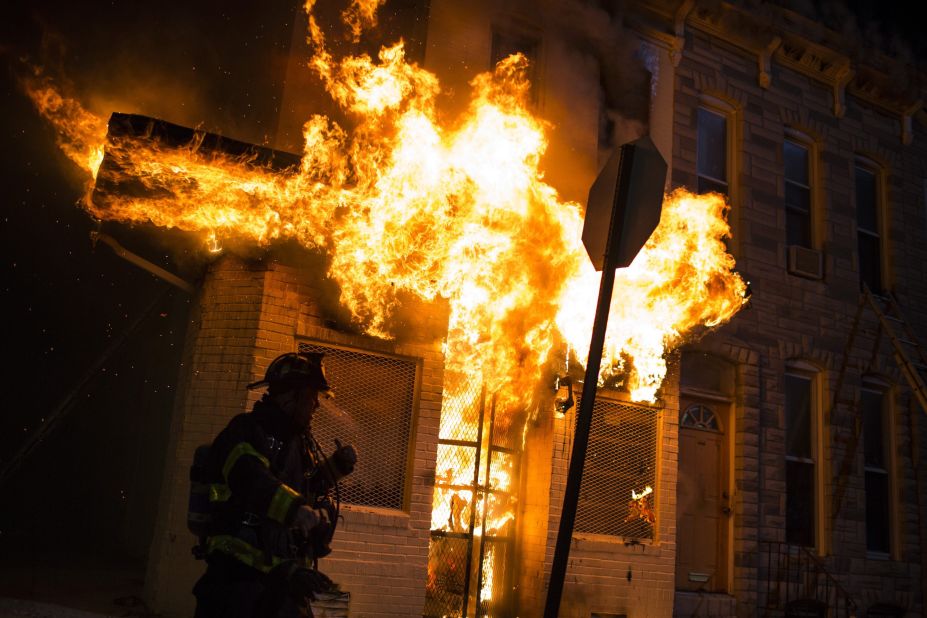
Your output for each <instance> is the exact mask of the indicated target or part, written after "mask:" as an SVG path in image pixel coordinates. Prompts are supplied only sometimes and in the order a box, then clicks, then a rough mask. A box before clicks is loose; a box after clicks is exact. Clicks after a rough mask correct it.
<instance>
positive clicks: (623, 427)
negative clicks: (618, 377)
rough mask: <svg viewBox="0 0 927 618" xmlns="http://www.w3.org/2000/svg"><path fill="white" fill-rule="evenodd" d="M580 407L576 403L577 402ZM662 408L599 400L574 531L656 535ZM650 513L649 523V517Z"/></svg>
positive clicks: (645, 536) (615, 534) (620, 534)
mask: <svg viewBox="0 0 927 618" xmlns="http://www.w3.org/2000/svg"><path fill="white" fill-rule="evenodd" d="M577 408H578V405H577ZM658 421H659V411H658V410H654V409H651V408H647V407H643V406H635V405H631V404H627V403H622V402H617V401H610V400H608V399H602V398H597V399H596V402H595V404H594V405H593V413H592V428H591V430H590V432H589V450H588V451H587V454H586V466H585V469H584V471H583V480H582V483H581V485H580V492H579V505H578V507H577V510H576V527H575V529H576V531H577V532H588V533H593V534H605V535H609V536H617V537H623V538H634V539H652V538H653V523H652V521H653V513H654V512H655V511H654V493H650V494H649V495H647V496H645V497H644V498H641V499H640V500H633V499H632V491H633V492H636V493H635V495H638V496H639V495H640V494H641V493H643V492H644V491H645V489H646V488H647V487H651V488H653V490H654V491H655V490H656V467H657V423H658ZM648 517H649V519H650V521H648Z"/></svg>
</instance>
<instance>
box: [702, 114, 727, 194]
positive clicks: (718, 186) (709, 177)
mask: <svg viewBox="0 0 927 618" xmlns="http://www.w3.org/2000/svg"><path fill="white" fill-rule="evenodd" d="M727 168H728V165H727V118H726V117H724V116H723V115H721V114H718V113H716V112H713V111H710V110H708V109H705V108H704V107H700V108H698V152H697V154H696V171H697V173H698V192H699V193H708V192H712V191H714V192H717V193H721V194H724V195H728V194H729V188H728V169H727Z"/></svg>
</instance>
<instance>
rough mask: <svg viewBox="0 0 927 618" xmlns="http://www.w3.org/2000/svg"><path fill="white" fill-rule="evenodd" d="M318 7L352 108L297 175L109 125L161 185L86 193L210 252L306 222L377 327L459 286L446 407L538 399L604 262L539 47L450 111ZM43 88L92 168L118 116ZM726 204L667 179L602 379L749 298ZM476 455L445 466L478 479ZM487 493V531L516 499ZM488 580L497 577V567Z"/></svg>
mask: <svg viewBox="0 0 927 618" xmlns="http://www.w3.org/2000/svg"><path fill="white" fill-rule="evenodd" d="M380 4H382V0H354V1H353V3H352V4H351V6H350V7H349V9H347V10H346V11H345V13H344V14H343V17H344V19H345V21H346V23H347V25H348V26H349V28H350V29H351V32H352V33H353V34H354V36H355V37H357V36H359V35H360V32H361V31H362V30H363V28H365V27H368V26H370V25H371V24H373V23H375V19H376V9H377V7H378V6H379V5H380ZM313 5H314V0H308V1H307V2H306V11H307V13H308V15H309V33H308V37H309V42H310V44H311V46H312V48H313V50H314V55H313V58H312V60H311V62H310V66H311V68H312V69H313V70H314V71H315V72H316V73H317V74H318V75H319V76H320V77H321V79H322V80H323V83H324V84H325V86H326V88H327V90H328V92H329V93H330V94H331V96H332V97H333V99H334V100H335V101H336V102H338V103H339V104H340V105H341V106H342V107H343V108H344V109H345V110H346V111H348V112H350V113H351V114H353V116H354V117H355V119H356V121H357V127H356V129H355V130H354V131H353V132H352V134H350V135H349V134H348V133H347V132H346V131H345V130H343V129H342V128H341V127H339V126H337V125H336V124H335V123H333V122H332V121H331V120H329V119H328V118H326V117H323V116H314V117H312V118H310V119H309V120H308V121H307V122H306V123H305V126H304V137H305V149H304V154H303V156H302V164H301V167H300V169H299V170H298V171H296V172H294V173H292V174H280V173H277V172H274V171H272V170H270V169H266V168H261V167H256V166H254V165H249V162H248V161H241V160H236V159H232V158H228V157H223V156H222V155H218V154H214V153H211V154H208V155H207V154H204V153H201V152H199V150H198V146H199V144H198V143H192V144H190V145H189V146H188V147H186V148H182V149H159V148H158V147H157V145H156V144H154V143H152V144H150V145H149V146H148V147H147V148H142V147H140V143H139V142H138V141H137V140H136V141H133V142H131V143H129V142H128V141H124V140H121V139H119V138H112V139H110V140H109V141H108V142H106V143H105V147H106V155H107V158H108V160H112V162H113V165H112V166H110V168H111V169H112V170H114V171H113V172H111V173H118V174H124V175H126V176H127V177H131V178H132V179H133V180H134V182H136V183H141V185H142V186H144V187H145V188H147V189H151V190H150V191H146V192H144V197H138V196H133V195H111V196H109V197H108V199H107V200H106V202H105V203H104V204H94V203H93V201H92V200H90V199H89V198H88V199H87V200H86V208H87V209H88V211H89V212H90V213H91V214H92V215H93V216H95V217H98V218H100V219H106V220H114V221H121V222H128V223H141V222H144V223H152V224H154V225H157V226H162V227H167V228H171V227H175V228H180V229H182V230H186V231H189V232H194V233H198V234H201V235H202V236H203V238H204V241H208V242H209V243H210V247H211V248H212V249H216V248H217V247H218V245H219V243H221V241H222V239H232V238H235V239H245V240H250V241H253V242H254V243H258V244H260V245H266V244H269V243H271V242H273V241H275V240H278V239H283V238H295V239H296V240H298V241H299V242H300V243H302V244H303V245H305V246H306V247H309V248H312V249H320V250H324V251H325V252H327V254H328V255H329V256H331V270H330V272H329V276H331V277H332V278H334V279H335V280H336V281H337V282H338V284H339V285H340V288H341V301H342V303H343V305H344V306H345V307H346V308H347V309H348V310H349V311H350V312H351V314H352V315H353V317H354V319H355V320H356V323H357V324H358V326H360V327H362V328H363V329H364V330H365V331H366V332H368V333H370V334H372V335H376V336H380V337H390V336H391V327H392V324H391V317H392V315H393V314H394V311H395V309H396V307H397V305H398V302H399V301H398V298H399V296H400V295H401V294H411V295H412V296H414V297H417V298H419V299H422V300H425V301H431V300H434V299H437V298H439V297H440V298H443V299H446V300H447V301H448V304H449V307H450V317H449V324H448V333H447V340H446V344H445V356H446V359H445V362H446V369H445V386H444V389H445V395H444V396H445V401H444V410H468V409H473V408H474V406H473V405H472V398H473V397H474V396H475V395H473V393H475V392H478V391H477V390H474V389H472V388H469V389H468V388H467V385H472V384H482V385H484V387H485V389H486V391H487V392H488V393H493V394H494V395H495V397H496V400H497V402H498V409H499V410H500V411H502V413H503V414H504V413H505V411H507V410H515V409H524V407H525V406H528V405H532V403H533V402H532V397H533V393H535V392H537V386H538V384H540V383H541V381H542V377H543V375H544V371H545V366H546V365H547V364H548V362H549V361H550V360H551V356H552V355H553V354H554V353H555V352H557V351H560V350H563V349H564V344H566V346H568V347H569V348H570V349H571V350H572V351H573V352H574V354H575V356H576V358H578V359H580V360H582V361H584V360H585V359H586V356H587V354H588V346H589V338H590V334H591V331H592V321H593V317H594V315H593V314H594V308H595V305H596V298H597V293H598V286H599V276H598V274H597V273H596V272H595V271H594V270H593V267H592V265H591V263H590V262H589V259H588V257H587V256H586V253H585V250H584V248H583V245H582V241H581V233H582V209H581V207H580V206H579V205H578V204H575V203H570V202H564V201H562V200H561V199H560V198H559V197H558V194H557V191H556V190H555V189H554V188H553V187H551V186H549V185H548V184H546V183H545V182H544V180H543V177H542V174H541V173H540V172H539V163H540V160H541V158H542V156H543V155H544V152H545V149H546V146H547V140H546V137H545V130H546V126H545V123H544V121H543V120H541V119H539V118H537V117H535V116H534V115H533V114H532V113H531V111H530V110H529V107H528V104H527V98H528V94H529V84H528V82H527V80H526V77H525V75H526V68H527V61H526V59H525V58H524V57H523V56H521V55H513V56H511V57H509V58H507V59H505V60H503V61H502V62H500V63H499V64H498V66H497V67H496V68H495V70H494V71H492V72H487V73H483V74H480V75H477V76H476V77H475V78H474V79H473V80H472V82H471V87H472V93H471V99H470V104H469V107H468V109H467V111H466V112H465V114H464V115H463V116H462V117H460V118H458V119H457V120H456V121H454V122H450V123H439V122H438V120H437V114H436V111H435V98H436V96H437V95H438V94H439V92H440V85H439V82H438V79H437V78H436V77H435V76H434V75H433V74H431V73H429V72H427V71H425V70H424V69H422V68H421V67H419V66H417V65H415V64H411V63H409V62H407V61H406V59H405V55H404V49H403V45H402V43H401V42H400V43H397V44H395V45H393V46H390V47H386V48H384V49H383V50H381V52H380V54H379V57H378V58H377V59H372V58H370V57H368V56H365V55H361V56H351V57H347V58H344V59H340V60H336V59H335V58H333V57H332V55H331V54H330V52H329V51H328V48H327V46H326V43H325V40H324V37H323V34H322V31H321V28H320V27H319V26H318V24H317V23H316V22H315V19H314V17H313V14H312V9H313ZM27 92H28V94H29V95H30V96H31V97H32V99H33V101H35V103H36V105H37V107H38V108H39V110H40V113H41V114H42V115H43V116H44V117H45V118H47V119H48V120H49V121H50V122H51V123H52V124H53V125H54V126H55V128H56V129H57V131H58V136H59V143H60V144H61V147H62V149H63V150H64V152H65V153H66V154H67V155H68V156H69V157H70V158H71V159H73V160H74V161H75V162H76V163H78V164H79V165H81V166H82V167H83V168H84V169H86V170H87V171H88V172H89V173H90V175H91V177H92V178H96V176H97V170H98V169H99V166H100V161H101V160H102V158H103V146H104V142H105V128H106V123H105V122H104V121H103V120H102V119H99V118H97V117H95V116H93V115H92V114H89V113H88V112H86V111H85V110H84V109H83V108H82V107H80V105H79V104H78V103H77V102H76V101H74V100H72V99H68V98H65V97H62V96H61V95H60V94H58V92H57V91H56V90H54V89H53V88H52V87H51V84H50V83H49V82H48V81H47V80H45V79H38V78H37V79H36V80H33V81H32V82H30V83H29V84H27ZM108 169H109V168H108ZM155 189H156V190H155ZM725 211H726V205H725V203H724V200H723V199H722V198H721V197H720V196H717V195H702V196H697V195H693V194H692V193H689V192H688V191H686V190H684V189H677V190H676V191H674V192H673V193H672V194H670V195H669V196H667V198H666V200H665V202H664V207H663V215H662V219H661V221H660V224H659V226H658V228H657V229H656V231H655V232H654V234H653V235H652V237H651V238H650V240H649V241H648V242H647V244H646V245H645V247H644V248H643V250H642V251H641V253H640V254H639V255H638V257H637V259H635V261H634V262H633V263H632V264H631V266H630V267H628V268H626V269H622V270H620V271H619V272H618V275H617V278H616V282H615V289H616V294H615V297H614V299H613V301H612V306H611V314H610V316H611V317H610V320H609V327H608V332H607V341H606V351H605V356H604V358H603V363H602V373H601V375H600V380H604V379H607V378H608V377H610V376H612V375H615V374H617V373H620V372H626V373H627V374H628V380H629V382H628V387H629V389H630V392H631V397H632V399H635V400H638V401H641V400H644V401H653V400H654V399H655V398H656V396H657V392H658V389H659V387H660V385H661V383H662V381H663V379H664V377H665V375H666V362H665V360H664V358H665V356H666V353H667V351H668V350H670V349H671V348H672V347H674V346H676V345H678V344H680V343H681V342H682V341H683V340H685V338H686V337H687V336H689V335H690V334H691V333H693V331H698V330H699V329H701V330H704V329H705V328H711V327H714V326H716V325H718V324H721V323H723V322H725V321H727V320H729V319H730V318H731V317H732V316H733V315H734V314H735V313H736V312H737V311H738V310H739V309H740V308H741V307H742V306H743V304H744V303H745V298H744V296H745V284H744V282H743V281H742V280H741V278H740V277H739V276H738V275H737V274H736V273H734V272H733V267H734V261H733V258H732V257H731V256H730V255H728V254H727V252H726V251H725V246H724V243H723V239H724V238H725V237H726V236H727V235H728V234H729V229H728V226H727V223H726V222H725ZM464 420H465V421H466V419H464ZM466 422H469V421H466ZM466 422H464V423H463V424H464V425H466ZM473 422H474V423H476V422H477V421H476V420H474V421H473ZM460 427H461V419H460V418H450V417H449V415H447V414H445V415H444V417H443V418H442V421H441V430H440V432H441V434H440V435H441V437H442V438H452V437H454V435H453V434H454V432H455V431H458V430H459V428H460ZM439 448H453V447H446V446H441V447H439ZM471 458H472V457H471ZM474 463H479V469H480V470H486V469H487V466H486V465H485V463H483V462H474ZM488 468H489V469H491V470H492V472H491V473H489V474H487V477H489V481H488V483H489V484H490V485H491V486H493V487H496V488H499V489H503V490H506V489H510V488H511V486H512V484H513V479H512V478H511V462H509V463H506V462H504V461H503V462H500V465H498V466H497V465H493V466H489V467H488ZM472 471H473V466H472V465H471V466H469V467H467V466H460V468H459V469H457V470H449V471H443V470H438V471H437V474H438V477H439V479H441V478H442V475H445V474H446V475H449V476H448V477H447V478H446V479H444V480H446V481H447V482H451V483H454V484H458V485H459V486H465V485H471V484H472V482H473V472H472ZM455 475H459V476H460V478H455ZM486 495H487V494H485V493H483V494H481V495H478V496H477V497H476V498H475V499H474V496H473V491H471V490H468V489H454V490H446V491H436V492H435V496H434V504H433V516H432V527H433V529H435V530H448V531H455V529H456V528H458V527H460V526H463V525H464V523H465V522H469V521H470V519H471V518H470V515H469V509H477V511H478V512H483V510H484V505H483V504H482V500H484V499H486V497H485V496H486ZM489 496H490V497H489V499H490V500H491V499H492V495H491V494H489ZM485 506H487V507H488V508H486V509H485V510H486V512H487V518H486V521H477V527H476V530H474V533H475V534H477V535H478V534H482V533H483V531H484V530H485V531H486V532H487V534H489V533H491V532H492V531H495V530H499V529H501V528H503V527H504V526H505V525H506V524H507V523H508V522H509V521H510V520H511V519H512V516H513V515H512V513H511V510H510V509H508V508H496V506H495V505H493V504H488V505H485ZM486 582H489V583H488V584H486V585H487V586H490V587H491V582H492V571H491V569H490V571H488V572H487V573H486V575H485V577H484V583H486ZM484 592H485V594H489V589H487V591H484Z"/></svg>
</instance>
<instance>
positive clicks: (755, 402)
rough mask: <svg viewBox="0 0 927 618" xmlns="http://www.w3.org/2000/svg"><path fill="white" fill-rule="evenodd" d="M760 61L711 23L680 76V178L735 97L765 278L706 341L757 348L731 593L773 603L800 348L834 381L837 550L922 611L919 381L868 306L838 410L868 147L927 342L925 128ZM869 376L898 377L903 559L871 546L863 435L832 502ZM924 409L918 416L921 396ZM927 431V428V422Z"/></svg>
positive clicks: (869, 584)
mask: <svg viewBox="0 0 927 618" xmlns="http://www.w3.org/2000/svg"><path fill="white" fill-rule="evenodd" d="M756 73H757V66H756V58H755V56H752V57H751V56H748V55H747V54H746V53H744V52H742V51H741V50H739V49H738V48H735V47H733V46H731V45H729V44H727V43H724V42H721V41H719V40H717V39H716V38H713V37H710V36H708V35H707V34H704V33H702V32H700V31H697V30H694V29H689V30H688V31H687V33H686V41H685V50H684V53H683V57H682V61H681V62H680V64H679V66H678V68H677V72H676V103H675V126H674V134H675V139H674V165H673V184H674V185H676V186H679V185H685V186H689V187H693V186H695V171H696V167H695V166H696V160H695V139H696V122H695V114H696V110H697V107H698V105H699V101H700V100H701V98H702V97H704V96H706V95H708V96H711V97H716V98H722V99H723V100H725V101H727V102H729V103H730V104H731V105H732V107H733V108H734V110H735V113H734V114H733V115H732V119H733V122H734V123H735V124H736V126H734V127H733V128H734V129H735V130H736V131H737V133H738V134H739V135H740V142H739V143H738V144H737V148H736V151H735V157H736V158H737V161H736V168H737V169H739V170H740V173H739V175H738V176H736V177H735V178H733V179H732V181H733V183H735V187H734V190H733V191H732V195H733V196H734V201H733V209H732V214H731V219H732V225H733V228H734V230H735V238H734V241H733V243H732V246H733V248H734V253H735V256H736V257H737V262H738V266H737V267H738V270H740V272H742V273H744V274H745V275H746V278H748V279H749V280H750V282H751V287H752V290H753V297H752V300H751V307H750V308H749V309H747V310H745V311H743V312H742V313H741V314H739V315H738V316H737V317H736V318H735V319H734V321H733V322H732V323H731V324H730V325H728V326H726V327H724V328H723V329H721V330H720V331H719V332H718V333H716V334H714V335H712V336H711V337H710V338H709V339H707V340H706V341H705V342H703V344H702V346H709V347H715V348H721V347H724V346H726V345H733V346H736V347H740V348H743V349H745V350H747V351H748V352H749V357H750V358H751V359H752V360H750V361H748V362H744V361H741V365H740V373H741V380H740V385H739V389H740V392H739V394H738V397H737V402H736V408H737V410H736V415H737V418H738V421H739V423H740V424H741V425H742V427H741V429H742V431H738V433H737V436H738V437H737V443H736V452H735V458H736V461H737V465H736V474H737V479H736V483H737V487H738V490H739V495H740V500H739V501H738V503H737V509H738V510H737V513H736V518H735V522H736V524H735V525H736V527H735V550H734V560H735V578H734V589H733V590H732V593H733V594H735V595H736V596H737V597H738V603H739V605H738V614H739V615H753V612H754V611H755V607H756V604H757V603H761V604H762V603H764V602H765V598H763V594H761V592H762V591H761V587H762V586H763V585H765V584H764V583H763V582H764V577H765V570H764V568H763V565H762V564H761V563H762V559H761V556H760V555H759V554H758V553H757V552H756V548H757V542H758V541H784V540H785V539H784V529H785V462H784V455H785V443H784V442H785V426H784V417H783V414H784V413H783V410H784V384H783V375H784V373H785V369H786V365H787V363H788V362H789V361H791V360H796V359H803V360H806V361H809V362H811V363H814V364H816V365H817V366H818V367H820V370H821V373H822V376H823V384H824V387H825V388H824V390H825V394H824V401H825V404H824V411H825V415H826V418H825V419H824V420H825V428H824V431H825V435H824V443H825V448H824V453H823V456H822V457H821V461H820V465H823V466H825V477H826V479H827V482H826V483H825V489H824V500H823V508H824V509H825V513H824V519H825V522H826V526H825V534H824V539H823V546H824V548H825V552H824V553H825V554H826V555H825V556H823V560H824V562H825V564H826V565H827V567H828V569H829V570H830V571H831V572H832V573H834V574H835V575H836V576H837V578H838V579H839V581H840V582H841V584H842V585H843V586H844V587H845V588H846V589H847V590H849V591H851V592H852V595H853V597H854V598H855V600H856V602H857V603H858V604H859V605H860V608H861V609H864V608H865V607H868V606H869V605H871V604H873V603H875V602H877V601H883V602H890V603H895V604H899V605H901V606H903V607H906V608H908V609H909V611H911V612H917V613H919V612H920V611H921V607H922V600H921V594H920V592H919V588H920V585H921V578H922V574H921V569H922V564H921V560H922V546H921V531H920V530H919V529H918V525H919V524H918V521H919V519H918V513H919V509H918V492H917V491H916V487H917V477H916V474H915V467H914V461H913V459H914V457H912V455H913V456H915V457H916V456H917V455H922V451H923V447H921V446H918V445H917V444H915V445H914V448H913V449H912V444H911V436H912V435H914V434H913V433H912V432H911V431H910V430H909V429H908V428H909V426H910V422H911V414H912V411H911V409H909V405H908V402H909V400H910V391H909V389H908V385H907V383H906V382H905V381H904V379H903V378H902V376H901V375H900V373H899V371H898V370H897V367H896V366H895V364H894V361H893V359H892V355H891V349H890V346H889V345H888V343H887V338H886V337H884V336H883V337H882V338H881V340H878V339H877V338H878V329H877V323H876V320H875V318H874V316H873V315H872V313H871V312H869V311H866V312H864V314H863V316H862V319H861V321H860V325H859V333H858V335H857V337H856V340H855V344H854V345H853V346H852V347H851V348H850V350H849V360H848V363H847V368H846V370H845V373H844V375H843V380H842V388H841V389H840V392H839V394H838V395H839V399H840V400H841V402H840V403H839V404H838V405H837V407H836V408H834V409H833V411H832V412H830V407H831V403H832V401H833V399H834V395H835V393H834V390H835V389H836V387H837V382H838V377H839V375H840V373H841V372H840V368H841V366H842V364H843V358H844V348H845V346H846V345H847V341H848V338H849V335H850V328H851V324H852V322H853V318H854V316H855V313H856V309H857V302H858V299H859V292H858V290H859V283H858V274H857V269H858V265H857V264H858V256H857V254H856V211H855V205H854V177H853V166H854V156H855V154H857V153H859V154H863V155H866V156H868V157H871V158H873V159H875V160H877V161H878V162H880V163H881V164H882V165H883V166H884V169H885V172H886V180H887V195H888V204H887V205H886V207H887V220H888V221H887V223H888V225H887V230H886V231H885V234H884V236H883V247H885V249H884V250H886V251H887V252H888V258H889V263H890V277H889V283H888V285H889V286H891V287H892V288H893V289H894V290H895V291H896V293H897V295H898V298H899V300H900V302H901V304H902V306H903V310H904V312H905V313H906V315H907V317H908V319H909V320H910V321H911V322H912V323H913V324H914V325H915V327H916V328H917V329H919V331H920V333H922V338H923V333H924V326H925V319H927V312H925V310H924V304H923V303H924V300H925V298H924V295H925V293H927V280H925V273H924V269H923V264H925V263H927V261H925V260H927V254H925V247H927V225H925V213H924V195H923V178H924V174H925V168H924V165H925V159H924V156H925V154H927V134H925V132H924V131H923V127H921V126H916V127H915V138H914V142H913V144H912V145H909V146H903V145H902V144H901V140H900V129H899V127H900V125H899V119H898V117H893V116H890V115H888V114H886V113H883V112H881V111H878V110H875V109H873V108H872V107H871V106H870V105H868V104H867V103H866V102H864V101H861V100H859V99H856V98H854V97H852V96H850V95H848V96H847V111H846V114H845V116H844V117H843V118H837V117H836V116H834V113H833V100H832V91H831V89H830V87H829V86H827V85H825V84H822V83H820V82H817V81H815V80H812V79H810V78H808V77H806V76H804V75H801V74H798V73H795V72H794V71H792V70H790V69H788V68H785V67H783V66H780V65H778V64H776V63H775V62H774V63H773V66H772V83H771V86H770V87H769V89H765V90H764V89H762V88H760V87H759V86H758V85H757V74H756ZM729 122H730V121H729ZM789 128H791V129H796V130H799V131H802V132H803V133H805V134H807V135H808V136H809V137H810V138H811V139H813V140H815V142H816V143H817V145H818V152H819V157H820V174H819V176H818V178H817V179H816V182H817V183H818V185H819V186H820V188H821V189H822V193H821V194H822V196H823V200H822V204H821V206H822V208H821V212H820V213H819V222H820V224H821V235H822V248H823V251H824V263H825V275H824V279H823V280H821V281H814V280H808V279H802V278H799V277H796V276H792V275H790V274H788V273H787V270H786V259H787V255H786V244H785V210H784V206H783V192H784V189H783V182H784V179H783V170H782V165H783V164H782V150H781V148H782V147H781V145H782V141H783V139H784V137H785V135H786V130H787V129H789ZM867 372H877V373H879V374H881V375H883V376H885V377H887V378H888V379H889V380H890V382H891V383H892V384H893V389H892V390H891V398H892V400H893V416H894V425H895V430H894V432H893V434H894V442H895V450H894V456H895V460H896V469H895V482H896V486H897V488H898V491H897V492H896V495H895V507H896V508H895V512H896V516H895V518H894V523H895V524H896V526H897V529H898V552H897V554H896V555H894V556H893V557H892V559H880V558H876V557H872V556H867V553H866V548H865V508H864V506H865V502H864V498H865V494H864V491H863V474H862V448H861V447H860V448H859V449H857V451H856V452H855V453H851V461H852V466H851V472H850V474H849V476H848V480H847V491H846V497H845V499H844V500H843V503H842V506H841V508H840V510H839V512H836V513H835V512H834V508H833V501H834V500H833V498H834V493H835V487H836V485H837V482H838V480H839V476H840V475H839V469H840V465H841V462H842V460H843V458H844V457H845V456H846V453H847V450H848V444H849V443H850V442H851V436H852V434H853V431H854V425H855V401H856V400H857V398H858V392H859V386H860V384H861V381H862V376H863V374H865V373H867ZM913 413H914V414H917V415H920V412H917V410H916V406H915V407H914V411H913ZM740 419H742V420H740ZM920 427H921V429H919V430H918V431H919V432H922V428H923V423H921V424H920ZM920 444H923V441H922V440H921V441H920ZM921 476H923V474H922V475H921ZM741 489H743V490H744V491H740V490H741ZM921 489H923V487H921Z"/></svg>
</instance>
